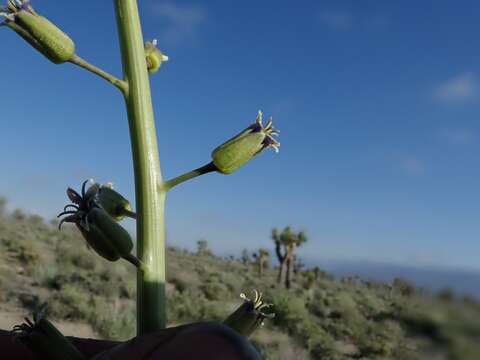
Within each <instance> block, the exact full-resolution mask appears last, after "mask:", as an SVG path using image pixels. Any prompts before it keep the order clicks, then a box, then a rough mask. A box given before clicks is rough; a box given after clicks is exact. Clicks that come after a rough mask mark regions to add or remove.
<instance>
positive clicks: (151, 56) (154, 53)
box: [145, 39, 168, 75]
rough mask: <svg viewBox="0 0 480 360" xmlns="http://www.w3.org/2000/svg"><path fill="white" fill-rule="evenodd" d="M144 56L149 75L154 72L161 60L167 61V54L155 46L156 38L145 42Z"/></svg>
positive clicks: (158, 67)
mask: <svg viewBox="0 0 480 360" xmlns="http://www.w3.org/2000/svg"><path fill="white" fill-rule="evenodd" d="M145 58H146V60H147V68H148V73H149V74H150V75H151V74H154V73H156V72H157V71H158V69H160V66H161V65H162V63H163V62H165V61H168V56H167V55H165V54H164V53H162V52H161V51H160V49H159V48H157V39H153V40H152V41H151V42H150V41H148V42H146V43H145Z"/></svg>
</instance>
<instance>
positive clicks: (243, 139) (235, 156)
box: [212, 111, 280, 174]
mask: <svg viewBox="0 0 480 360" xmlns="http://www.w3.org/2000/svg"><path fill="white" fill-rule="evenodd" d="M262 117H263V113H262V112H261V111H259V112H258V116H257V119H256V121H255V123H253V124H252V125H250V126H249V127H248V128H246V129H245V130H243V131H242V132H241V133H239V134H238V135H236V136H234V137H233V138H231V139H230V140H228V141H227V142H225V143H224V144H222V145H220V146H219V147H217V148H216V149H215V150H213V152H212V159H213V163H214V164H215V166H216V167H217V170H218V171H219V172H221V173H223V174H231V173H233V172H234V171H235V170H237V169H238V168H239V167H241V166H243V165H245V164H246V163H247V162H248V161H250V160H251V159H253V158H254V157H255V156H257V155H258V154H260V153H261V152H262V151H263V150H265V149H267V148H269V147H271V148H273V149H274V150H275V151H276V152H278V148H279V146H280V143H279V142H278V141H277V140H275V139H274V138H273V136H274V135H278V133H279V132H278V131H277V130H275V129H274V128H273V126H272V118H270V119H269V120H268V122H267V124H266V126H265V127H263V124H262Z"/></svg>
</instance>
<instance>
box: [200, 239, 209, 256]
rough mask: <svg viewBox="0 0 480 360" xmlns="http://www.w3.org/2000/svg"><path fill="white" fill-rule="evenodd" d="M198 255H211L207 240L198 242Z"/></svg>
mask: <svg viewBox="0 0 480 360" xmlns="http://www.w3.org/2000/svg"><path fill="white" fill-rule="evenodd" d="M197 254H198V255H206V254H210V250H209V249H208V241H207V240H205V239H202V240H198V241H197Z"/></svg>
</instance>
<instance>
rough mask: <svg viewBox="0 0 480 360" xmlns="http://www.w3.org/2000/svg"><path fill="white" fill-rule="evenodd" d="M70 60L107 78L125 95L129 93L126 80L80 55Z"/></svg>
mask: <svg viewBox="0 0 480 360" xmlns="http://www.w3.org/2000/svg"><path fill="white" fill-rule="evenodd" d="M70 62H71V63H72V64H75V65H77V66H80V67H81V68H83V69H85V70H87V71H90V72H91V73H94V74H95V75H98V76H100V77H101V78H103V79H105V80H107V81H108V82H109V83H111V84H113V85H115V86H116V87H117V88H118V89H119V90H120V91H121V92H122V93H123V94H124V95H127V94H128V83H127V82H126V81H123V80H120V79H118V78H116V77H115V76H113V75H111V74H109V73H107V72H106V71H103V70H102V69H100V68H98V67H96V66H95V65H92V64H90V63H89V62H88V61H86V60H84V59H82V58H81V57H80V56H78V55H74V56H73V58H72V59H71V60H70Z"/></svg>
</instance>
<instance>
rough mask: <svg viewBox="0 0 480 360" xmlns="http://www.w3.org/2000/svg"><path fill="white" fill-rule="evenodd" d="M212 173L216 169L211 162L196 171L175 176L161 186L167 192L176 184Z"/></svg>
mask: <svg viewBox="0 0 480 360" xmlns="http://www.w3.org/2000/svg"><path fill="white" fill-rule="evenodd" d="M212 171H217V167H216V166H215V164H214V163H213V162H211V163H208V164H207V165H204V166H202V167H199V168H198V169H195V170H192V171H189V172H187V173H185V174H183V175H180V176H177V177H176V178H173V179H170V180H168V181H165V182H164V184H163V189H164V190H165V191H169V190H171V189H172V188H174V187H175V186H177V185H178V184H181V183H183V182H185V181H187V180H190V179H193V178H196V177H197V176H200V175H204V174H208V173H209V172H212Z"/></svg>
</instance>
